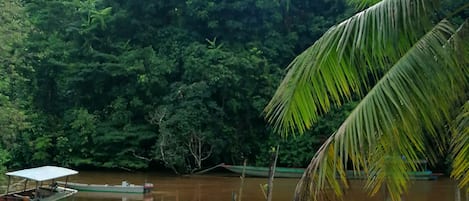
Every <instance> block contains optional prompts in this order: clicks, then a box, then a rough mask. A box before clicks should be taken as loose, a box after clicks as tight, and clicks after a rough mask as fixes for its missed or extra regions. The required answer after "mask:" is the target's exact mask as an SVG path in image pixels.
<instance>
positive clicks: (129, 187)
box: [66, 182, 150, 194]
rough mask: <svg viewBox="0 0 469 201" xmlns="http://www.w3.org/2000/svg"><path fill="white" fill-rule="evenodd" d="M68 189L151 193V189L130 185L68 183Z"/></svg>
mask: <svg viewBox="0 0 469 201" xmlns="http://www.w3.org/2000/svg"><path fill="white" fill-rule="evenodd" d="M66 186H67V187H69V188H73V189H76V190H78V191H86V192H109V193H141V194H143V193H145V192H148V191H150V188H146V187H145V186H141V185H133V184H129V185H127V186H122V185H107V184H105V185H101V184H81V183H73V182H67V184H66Z"/></svg>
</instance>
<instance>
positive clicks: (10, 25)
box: [0, 0, 32, 169]
mask: <svg viewBox="0 0 469 201" xmlns="http://www.w3.org/2000/svg"><path fill="white" fill-rule="evenodd" d="M0 23H1V24H2V26H1V27H0V133H1V136H0V166H3V164H4V163H5V162H6V157H5V156H6V154H7V153H8V152H7V151H11V150H12V149H13V148H14V146H15V143H14V142H16V141H17V139H18V133H19V132H21V131H23V130H25V129H27V128H28V127H29V123H28V107H29V106H30V103H31V102H30V100H31V96H30V95H29V92H30V90H29V89H28V85H29V84H30V80H28V79H27V78H26V76H25V75H28V74H30V73H31V71H32V70H31V68H30V67H29V66H28V65H27V64H26V62H25V60H26V58H27V57H28V53H27V51H28V50H27V48H26V46H25V41H26V39H27V37H28V35H29V33H30V31H31V30H32V28H31V24H30V23H29V20H28V16H27V14H26V12H25V10H24V7H23V5H22V3H21V1H17V0H6V1H2V2H0ZM5 150H7V151H5ZM0 169H3V167H1V168H0Z"/></svg>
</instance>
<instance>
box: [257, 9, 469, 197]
mask: <svg viewBox="0 0 469 201" xmlns="http://www.w3.org/2000/svg"><path fill="white" fill-rule="evenodd" d="M350 1H355V2H357V1H358V2H359V3H360V5H362V6H365V7H366V5H370V4H368V3H374V4H373V5H371V6H369V7H367V8H365V9H363V10H362V11H361V12H358V13H357V14H355V15H354V16H352V17H350V18H348V19H347V20H345V21H343V22H341V23H340V24H338V25H336V26H334V27H332V28H330V29H329V30H328V31H327V32H326V33H325V34H324V35H323V36H322V37H321V38H320V39H319V40H317V41H316V42H315V43H314V44H313V45H312V46H311V47H309V48H308V49H306V50H305V51H304V52H303V53H301V54H300V55H299V56H298V57H296V58H295V59H294V60H293V61H292V63H291V64H290V65H289V66H288V72H287V74H286V76H285V78H284V80H283V81H282V83H281V84H280V86H279V87H278V89H277V92H276V93H275V95H274V96H273V98H272V100H271V101H270V103H269V104H268V105H267V107H266V108H265V113H266V118H267V120H268V121H269V123H271V124H272V125H273V127H274V128H275V130H276V131H277V132H280V133H281V134H283V135H289V134H295V133H300V134H301V133H303V132H305V131H306V130H307V129H309V128H311V127H312V126H313V125H314V123H315V122H316V121H317V120H318V117H319V116H320V115H321V114H323V113H326V112H328V111H329V110H330V109H331V107H334V106H340V105H341V104H343V103H344V102H347V101H349V100H351V99H355V98H357V97H359V98H360V99H361V101H360V103H359V104H358V105H357V107H356V108H355V109H354V110H353V111H352V112H351V114H350V115H349V116H348V117H347V119H346V120H345V121H344V122H343V123H342V125H341V126H340V127H339V128H338V130H337V131H336V132H334V133H333V134H332V135H331V136H330V137H329V138H328V139H327V140H326V141H325V143H324V144H323V145H322V147H321V148H320V149H319V150H318V151H317V152H316V154H315V155H314V157H313V159H312V160H311V163H310V165H309V166H308V168H307V171H306V172H305V174H304V175H303V177H302V179H301V180H300V182H299V183H298V185H297V188H296V193H295V200H310V199H313V200H322V199H327V200H331V199H335V198H340V197H341V196H342V195H343V193H344V190H345V189H347V187H348V182H347V179H346V170H347V169H352V170H353V171H355V172H359V171H363V172H365V174H368V175H372V176H369V177H368V179H367V180H366V183H365V185H364V188H365V189H366V190H367V191H368V192H370V194H375V193H377V192H378V191H379V190H381V189H383V188H384V189H385V190H386V191H387V192H388V194H389V196H390V198H391V199H392V200H400V199H401V197H400V195H401V194H402V193H403V192H405V191H406V189H407V187H408V183H409V172H411V171H417V170H420V168H422V167H420V166H421V164H420V163H418V162H417V161H419V160H420V159H422V158H425V159H427V160H429V161H430V162H436V161H437V157H438V156H441V155H442V154H444V153H447V152H449V153H450V154H451V156H452V158H453V164H452V173H451V176H452V178H454V179H456V180H458V182H459V187H460V188H468V187H469V129H468V128H469V101H468V95H469V93H468V92H469V90H468V89H469V87H468V78H469V69H468V63H469V61H468V59H469V28H468V24H469V22H468V20H467V19H464V20H463V21H464V22H462V23H461V24H456V25H454V24H452V23H451V22H450V21H449V20H448V19H447V17H446V18H442V17H441V12H439V9H440V5H439V4H440V3H441V2H440V1H439V0H382V1H379V0H350ZM467 7H468V5H467V4H466V5H464V6H463V7H461V8H460V9H458V11H461V10H464V9H466V8H467ZM453 14H454V13H453ZM458 114H459V115H458ZM404 159H405V160H404ZM468 189H469V188H468ZM331 190H332V192H334V193H330V192H331Z"/></svg>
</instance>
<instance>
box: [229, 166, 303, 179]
mask: <svg viewBox="0 0 469 201" xmlns="http://www.w3.org/2000/svg"><path fill="white" fill-rule="evenodd" d="M221 166H222V167H224V168H225V169H227V170H230V171H232V172H234V173H239V174H241V173H242V172H243V169H244V167H243V166H239V165H225V164H223V165H221ZM304 171H305V169H304V168H286V167H276V168H275V177H283V178H300V177H301V176H302V175H303V173H304ZM245 173H246V175H248V176H255V177H268V176H269V168H268V167H255V166H246V168H245Z"/></svg>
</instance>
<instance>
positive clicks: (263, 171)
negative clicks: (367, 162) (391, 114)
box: [221, 164, 438, 180]
mask: <svg viewBox="0 0 469 201" xmlns="http://www.w3.org/2000/svg"><path fill="white" fill-rule="evenodd" d="M221 167H223V168H225V169H227V170H229V171H231V172H234V173H239V174H241V173H242V172H243V168H244V167H243V166H240V165H225V164H222V165H221ZM304 171H305V169H304V168H287V167H276V168H275V175H274V176H275V177H283V178H300V177H301V176H302V175H303V173H304ZM245 174H246V175H247V176H253V177H268V175H269V168H268V167H255V166H246V169H245ZM346 174H347V178H348V179H366V177H367V175H366V174H365V173H364V172H359V173H354V172H353V171H347V172H346ZM437 177H438V175H437V174H434V173H433V172H432V171H415V172H409V179H411V180H435V179H437Z"/></svg>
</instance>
